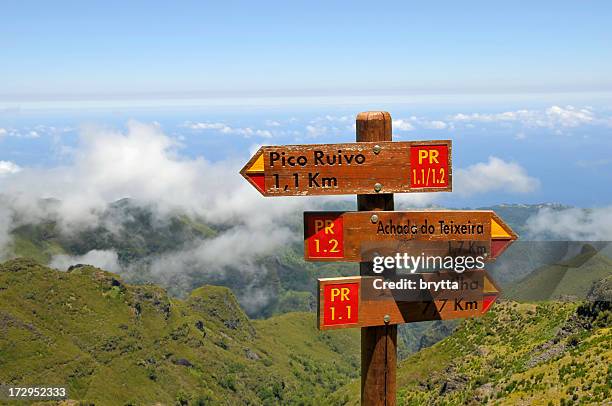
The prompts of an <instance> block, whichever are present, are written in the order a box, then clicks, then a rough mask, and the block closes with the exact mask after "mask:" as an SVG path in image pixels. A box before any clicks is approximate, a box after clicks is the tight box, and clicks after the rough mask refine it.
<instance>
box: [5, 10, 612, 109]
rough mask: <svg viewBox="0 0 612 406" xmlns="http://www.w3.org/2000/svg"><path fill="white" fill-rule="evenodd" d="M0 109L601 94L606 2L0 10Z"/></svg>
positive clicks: (611, 62) (610, 38) (605, 71)
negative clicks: (117, 101)
mask: <svg viewBox="0 0 612 406" xmlns="http://www.w3.org/2000/svg"><path fill="white" fill-rule="evenodd" d="M1 14H2V20H1V21H2V23H1V24H0V48H1V49H2V58H1V59H2V63H1V64H0V76H1V77H2V78H3V80H2V81H0V100H4V101H7V100H8V101H11V100H20V101H24V100H32V99H34V100H39V99H45V100H46V99H52V100H55V99H66V98H77V99H83V98H85V99H101V98H102V99H105V98H111V99H113V98H130V97H135V96H142V95H146V96H147V97H151V96H150V95H152V96H156V97H157V96H159V97H170V96H172V97H186V96H190V95H233V96H243V95H264V96H265V95H270V94H274V95H278V94H280V95H290V96H299V95H312V94H316V95H334V94H347V95H353V94H366V95H367V94H387V93H389V94H394V93H410V92H419V93H437V92H444V93H448V92H450V93H457V92H460V93H465V92H485V93H492V92H493V93H495V92H497V93H500V92H508V91H510V92H522V93H529V92H567V91H572V92H575V91H593V90H595V91H604V90H605V91H610V90H612V77H611V72H612V52H610V51H611V50H610V44H611V43H612V24H610V18H611V17H612V4H611V3H610V2H608V1H589V2H578V1H566V2H564V1H538V2H532V1H524V2H491V1H469V2H458V1H447V2H406V1H397V2H385V4H384V5H379V4H376V5H374V4H373V3H372V2H327V1H326V2H317V1H290V2H287V1H282V2H281V1H270V2H253V1H248V2H236V1H223V2H218V1H214V2H207V1H193V2H190V1H183V2H180V3H174V2H156V1H146V2H139V1H130V2H125V1H103V2H102V1H99V2H74V1H69V2H68V1H53V2H46V1H38V2H33V1H9V2H3V5H2V13H1Z"/></svg>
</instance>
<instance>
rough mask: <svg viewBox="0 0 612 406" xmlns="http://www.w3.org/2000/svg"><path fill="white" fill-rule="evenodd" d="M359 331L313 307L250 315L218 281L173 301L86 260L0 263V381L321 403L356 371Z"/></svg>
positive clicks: (108, 400) (170, 400)
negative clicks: (324, 325)
mask: <svg viewBox="0 0 612 406" xmlns="http://www.w3.org/2000/svg"><path fill="white" fill-rule="evenodd" d="M358 335H359V333H358V331H355V330H350V331H348V330H347V331H340V332H337V331H334V332H332V333H320V332H318V331H317V330H316V328H315V320H314V316H313V315H312V314H307V313H290V314H285V315H281V316H278V317H273V318H270V319H267V320H259V321H251V320H249V318H248V317H247V316H246V315H245V313H244V312H243V311H242V310H241V308H240V307H239V305H238V304H237V302H236V300H235V297H234V295H233V294H232V293H231V291H230V290H229V289H227V288H222V287H214V286H204V287H201V288H199V289H196V290H194V291H193V292H192V293H191V295H190V296H189V297H188V298H187V299H185V300H176V299H173V298H170V297H169V296H168V295H167V293H166V292H165V291H164V290H163V289H161V288H158V287H155V286H151V285H145V286H131V285H127V284H125V283H124V282H123V281H122V280H121V279H120V278H119V277H118V276H117V275H114V274H111V273H108V272H104V271H102V270H99V269H97V268H93V267H90V266H80V267H74V268H72V269H71V270H70V271H69V272H59V271H56V270H52V269H49V268H46V267H44V266H41V265H39V264H37V263H36V262H33V261H31V260H24V259H19V260H12V261H8V262H6V263H4V264H2V265H1V266H0V365H1V368H0V384H12V385H22V386H23V385H41V384H44V385H47V386H48V385H60V386H64V385H66V386H67V387H68V388H69V393H70V397H71V398H73V399H78V400H83V401H89V402H95V403H96V404H103V405H114V404H128V403H132V404H153V403H155V402H161V403H162V404H175V403H176V404H208V403H212V404H246V403H250V404H279V403H283V404H321V402H322V399H324V398H326V397H327V396H328V395H329V394H330V393H331V392H333V391H334V390H336V389H337V388H338V387H340V386H341V385H343V384H344V383H346V381H347V380H349V379H351V378H355V377H357V376H358V374H359V350H358V348H359V347H358V346H359V343H358ZM198 401H200V402H201V403H198ZM206 402H208V403H206Z"/></svg>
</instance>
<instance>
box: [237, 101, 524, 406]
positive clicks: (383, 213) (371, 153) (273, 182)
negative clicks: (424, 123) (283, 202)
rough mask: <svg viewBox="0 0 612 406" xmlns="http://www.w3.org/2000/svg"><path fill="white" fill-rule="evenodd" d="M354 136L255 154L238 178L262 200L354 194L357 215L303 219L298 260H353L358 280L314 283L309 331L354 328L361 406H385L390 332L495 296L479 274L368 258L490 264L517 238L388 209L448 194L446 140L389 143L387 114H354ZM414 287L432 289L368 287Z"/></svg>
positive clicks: (487, 216) (492, 223) (461, 215)
mask: <svg viewBox="0 0 612 406" xmlns="http://www.w3.org/2000/svg"><path fill="white" fill-rule="evenodd" d="M356 138H357V139H356V141H357V142H356V143H344V144H314V145H285V146H264V147H261V148H260V149H259V150H258V151H257V152H256V153H255V155H253V157H252V158H251V159H250V160H249V161H248V162H247V164H246V165H245V166H244V168H242V170H241V171H240V173H241V175H242V176H244V178H245V179H247V180H248V181H249V183H250V184H251V185H252V186H253V187H255V188H256V189H257V190H258V191H259V192H260V193H261V194H262V195H264V196H309V195H339V194H357V208H358V212H307V213H304V258H305V259H306V260H309V261H358V262H360V264H359V269H360V275H359V276H355V277H345V278H330V279H319V301H318V305H319V311H318V326H319V328H320V329H321V330H326V329H336V328H347V327H359V328H361V403H362V404H363V405H368V406H369V405H386V406H392V405H395V404H396V399H395V393H396V378H395V376H396V365H397V324H400V323H410V322H415V321H424V320H446V319H452V318H460V317H475V316H479V315H482V314H484V313H486V312H487V310H488V309H489V308H490V306H491V305H492V303H493V302H494V301H495V299H497V297H498V295H499V292H500V290H499V288H498V287H497V286H496V285H495V283H494V282H493V281H492V280H491V279H490V277H489V276H488V275H487V273H486V271H484V269H479V270H472V271H469V272H465V273H462V274H457V273H456V272H454V271H451V272H438V273H430V274H410V275H407V276H405V275H401V276H400V275H396V274H395V270H394V269H393V268H390V269H386V270H384V271H383V272H382V274H380V275H379V274H377V273H376V272H374V267H373V265H374V264H373V262H372V258H373V257H375V256H379V255H393V254H394V253H400V252H403V253H410V254H411V255H420V254H422V253H425V252H427V254H429V255H432V254H435V255H448V256H451V257H453V256H456V255H466V254H467V255H471V256H477V255H481V256H483V257H486V258H487V260H492V259H495V257H497V256H498V255H499V254H500V253H501V252H502V251H503V250H505V249H506V248H507V247H508V245H509V244H510V243H512V241H514V240H515V239H516V238H517V236H516V234H515V233H514V232H513V231H512V230H511V229H510V227H508V226H507V225H506V224H505V223H504V222H503V221H502V220H501V219H500V218H499V217H498V216H497V215H495V213H493V212H491V211H407V212H395V211H393V210H394V204H393V193H409V192H450V191H451V190H452V157H451V152H452V151H451V150H452V148H451V141H449V140H440V141H403V142H392V139H391V138H392V137H391V116H390V115H389V113H387V112H365V113H359V114H358V115H357V119H356ZM417 280H418V281H419V282H418V283H420V282H421V281H424V282H426V283H427V282H432V283H433V284H432V285H431V286H430V285H427V284H426V285H425V286H424V287H423V286H420V285H419V289H416V288H414V286H416V285H413V289H411V288H409V287H408V288H406V289H403V290H402V289H400V291H398V290H397V289H396V286H395V285H393V287H391V286H392V285H386V287H384V286H383V288H382V289H378V288H377V286H378V285H379V284H380V283H383V282H387V283H395V282H397V283H407V284H408V285H406V286H410V285H411V282H410V281H412V283H413V284H414V283H417ZM451 280H455V281H459V280H461V282H466V281H467V282H469V283H467V282H466V284H459V285H452V283H451ZM401 281H404V282H401ZM406 281H408V282H406ZM435 282H437V283H438V285H436V284H435ZM445 283H446V285H444V284H445ZM444 286H445V287H444ZM432 288H433V290H432ZM440 289H441V290H440Z"/></svg>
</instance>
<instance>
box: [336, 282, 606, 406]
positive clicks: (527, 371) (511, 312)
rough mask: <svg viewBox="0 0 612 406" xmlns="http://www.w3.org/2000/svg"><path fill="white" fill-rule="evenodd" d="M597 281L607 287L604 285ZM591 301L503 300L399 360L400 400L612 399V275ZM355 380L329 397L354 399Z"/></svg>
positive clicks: (467, 402)
mask: <svg viewBox="0 0 612 406" xmlns="http://www.w3.org/2000/svg"><path fill="white" fill-rule="evenodd" d="M601 284H604V285H605V288H601ZM596 286H598V288H597V289H592V290H591V292H594V291H595V292H598V295H599V297H593V296H592V297H591V300H593V301H592V302H586V303H583V304H580V303H561V302H545V303H540V304H537V305H535V304H530V303H523V304H519V303H516V302H502V303H501V304H497V305H495V306H493V308H492V310H491V311H490V312H489V313H488V314H487V315H485V316H484V317H482V318H480V319H469V320H465V321H463V322H462V324H461V326H460V327H459V328H458V329H457V330H456V331H455V332H454V333H453V334H452V335H451V336H449V337H447V338H446V339H444V340H442V341H440V342H438V343H437V344H435V345H433V346H431V347H429V348H425V349H423V350H421V351H419V352H418V353H416V354H413V355H412V356H410V357H408V358H407V359H406V360H404V361H403V362H401V363H400V364H399V366H398V383H397V385H398V403H399V404H400V405H480V404H492V405H570V404H576V405H578V404H588V405H601V404H604V403H605V402H606V401H608V402H609V401H610V400H611V399H612V312H611V307H610V306H611V305H610V301H609V300H610V297H611V294H612V279H611V278H608V279H607V280H606V281H605V282H600V283H599V284H598V285H596ZM358 385H359V383H358V381H357V380H355V381H354V382H353V383H351V384H350V385H347V386H346V387H345V388H343V389H342V390H341V391H339V392H338V393H336V394H335V395H334V402H335V403H336V404H345V403H349V404H358V402H359V399H358V393H359V391H358V389H359V386H358Z"/></svg>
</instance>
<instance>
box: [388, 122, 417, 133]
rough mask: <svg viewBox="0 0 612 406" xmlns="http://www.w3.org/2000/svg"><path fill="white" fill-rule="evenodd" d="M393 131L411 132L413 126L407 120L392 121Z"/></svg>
mask: <svg viewBox="0 0 612 406" xmlns="http://www.w3.org/2000/svg"><path fill="white" fill-rule="evenodd" d="M392 125H393V129H395V130H400V131H413V130H414V125H412V124H411V123H410V122H408V121H407V120H403V119H398V120H393V121H392Z"/></svg>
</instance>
